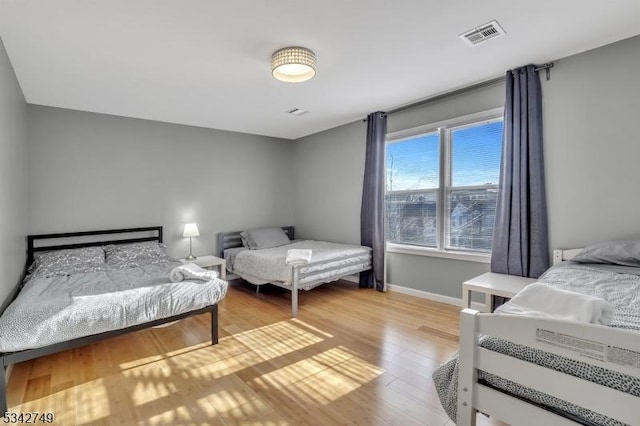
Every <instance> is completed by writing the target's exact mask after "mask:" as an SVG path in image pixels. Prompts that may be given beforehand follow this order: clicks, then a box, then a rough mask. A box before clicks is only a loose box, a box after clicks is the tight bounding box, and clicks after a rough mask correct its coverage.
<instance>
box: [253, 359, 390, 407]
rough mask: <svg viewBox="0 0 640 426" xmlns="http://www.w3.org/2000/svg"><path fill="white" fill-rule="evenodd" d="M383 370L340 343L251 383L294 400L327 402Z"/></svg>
mask: <svg viewBox="0 0 640 426" xmlns="http://www.w3.org/2000/svg"><path fill="white" fill-rule="evenodd" d="M383 373H384V370H383V369H381V368H379V367H376V366H374V365H372V364H369V363H368V362H367V361H365V360H364V359H362V358H360V357H358V356H356V355H354V353H353V352H352V351H350V350H348V349H347V348H345V347H342V346H340V347H335V348H331V349H329V350H326V351H323V352H321V353H319V354H316V355H314V356H311V357H309V358H308V359H305V360H302V361H299V362H296V363H294V364H291V365H288V366H286V367H282V368H279V369H278V370H275V371H273V372H270V373H268V374H263V375H262V376H260V377H258V378H256V379H254V383H255V384H256V385H257V386H258V387H260V388H264V389H273V388H276V389H278V390H279V391H281V392H284V393H287V394H289V397H290V398H291V399H293V400H299V399H303V400H304V401H305V402H311V403H313V404H320V405H326V404H329V403H331V402H333V401H335V400H337V399H339V398H341V397H342V396H344V395H346V394H348V393H350V392H353V391H355V390H356V389H358V388H359V387H361V386H362V385H364V384H366V383H368V382H370V381H372V380H374V379H376V378H377V377H378V376H380V375H381V374H383Z"/></svg>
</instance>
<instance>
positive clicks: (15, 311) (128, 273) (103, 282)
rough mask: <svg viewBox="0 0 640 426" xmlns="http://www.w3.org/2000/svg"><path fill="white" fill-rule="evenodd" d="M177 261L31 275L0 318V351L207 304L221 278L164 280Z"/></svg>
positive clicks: (216, 295)
mask: <svg viewBox="0 0 640 426" xmlns="http://www.w3.org/2000/svg"><path fill="white" fill-rule="evenodd" d="M178 265H180V263H178V262H170V263H160V264H155V265H148V266H145V267H142V268H128V269H122V270H114V271H101V272H90V273H84V274H72V275H69V276H62V277H51V278H35V279H32V280H30V281H28V282H26V283H25V286H24V288H23V289H22V291H21V292H20V294H19V295H18V297H17V298H16V300H14V302H13V303H12V304H11V305H10V306H9V307H8V308H7V310H6V311H5V312H4V314H3V315H2V317H1V318H0V351H1V352H14V351H19V350H24V349H32V348H37V347H42V346H47V345H51V344H54V343H59V342H63V341H67V340H71V339H75V338H79V337H84V336H88V335H92V334H97V333H102V332H105V331H110V330H117V329H122V328H126V327H130V326H132V325H137V324H142V323H145V322H149V321H153V320H155V319H160V318H166V317H170V316H173V315H177V314H181V313H184V312H188V311H193V310H197V309H200V308H204V307H206V306H209V305H213V304H215V303H216V302H218V301H219V300H220V299H222V298H223V297H224V296H225V295H226V292H227V282H226V281H223V280H220V279H218V278H216V279H214V280H211V281H201V280H185V281H182V282H179V283H172V282H170V281H169V272H170V271H171V270H172V269H173V268H175V267H176V266H178Z"/></svg>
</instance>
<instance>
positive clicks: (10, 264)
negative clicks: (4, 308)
mask: <svg viewBox="0 0 640 426" xmlns="http://www.w3.org/2000/svg"><path fill="white" fill-rule="evenodd" d="M27 182H28V175H27V104H26V102H25V100H24V96H23V94H22V90H21V89H20V86H19V84H18V80H17V79H16V76H15V73H14V72H13V67H12V66H11V63H10V62H9V58H8V57H7V52H6V51H5V48H4V44H3V43H2V40H1V39H0V200H1V201H0V303H1V302H2V301H4V299H5V298H6V297H7V295H8V294H9V291H10V290H11V289H12V288H13V287H14V286H16V285H17V284H18V282H19V281H20V276H21V274H22V269H23V267H24V263H25V257H26V255H25V250H26V248H25V235H26V234H27V190H28V188H27Z"/></svg>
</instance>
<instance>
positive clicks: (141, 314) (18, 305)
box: [0, 226, 227, 412]
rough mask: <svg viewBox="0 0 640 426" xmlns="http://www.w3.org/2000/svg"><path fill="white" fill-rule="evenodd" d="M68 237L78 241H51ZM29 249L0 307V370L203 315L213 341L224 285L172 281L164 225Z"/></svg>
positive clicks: (2, 391)
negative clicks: (23, 270)
mask: <svg viewBox="0 0 640 426" xmlns="http://www.w3.org/2000/svg"><path fill="white" fill-rule="evenodd" d="M114 237H118V238H117V239H113V238H114ZM70 239H72V240H73V241H76V242H73V243H65V244H59V243H57V242H56V241H61V240H64V241H69V240H70ZM77 241H80V242H77ZM27 246H28V253H27V265H29V266H30V267H29V269H28V271H27V272H28V275H27V277H26V278H25V280H24V281H23V283H22V284H21V285H20V286H18V287H17V288H16V289H15V290H14V291H13V292H12V294H11V295H10V296H9V298H8V299H7V301H6V302H5V303H4V304H3V306H2V308H1V310H0V312H1V313H2V316H1V317H0V362H1V365H2V367H3V370H2V372H3V373H4V371H5V369H6V368H7V367H8V366H9V365H11V364H15V363H18V362H22V361H26V360H29V359H33V358H38V357H41V356H45V355H49V354H52V353H56V352H60V351H64V350H67V349H71V348H74V347H78V346H82V345H86V344H89V343H92V342H96V341H99V340H103V339H107V338H110V337H114V336H118V335H121V334H125V333H129V332H132V331H137V330H141V329H144V328H148V327H153V326H158V325H161V324H166V323H170V322H173V321H176V320H179V319H182V318H186V317H189V316H193V315H200V314H204V313H209V314H210V315H211V342H212V344H217V343H218V309H217V308H218V306H217V303H218V301H219V300H221V299H222V298H223V297H224V296H225V294H226V291H227V282H226V281H222V280H220V279H218V278H216V277H213V276H212V277H210V278H211V279H208V280H194V279H184V280H182V281H179V282H171V280H170V279H169V274H170V272H171V271H172V270H174V268H176V267H177V266H180V265H182V264H181V263H180V262H177V261H176V260H175V259H172V258H170V257H168V256H166V254H165V253H164V246H163V245H162V227H160V226H157V227H145V228H127V229H115V230H100V231H90V232H75V233H61V234H43V235H30V236H28V239H27ZM6 410H7V401H6V383H5V377H4V375H3V377H2V380H0V411H1V412H5V411H6Z"/></svg>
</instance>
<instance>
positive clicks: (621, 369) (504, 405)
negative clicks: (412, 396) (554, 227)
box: [433, 249, 640, 426]
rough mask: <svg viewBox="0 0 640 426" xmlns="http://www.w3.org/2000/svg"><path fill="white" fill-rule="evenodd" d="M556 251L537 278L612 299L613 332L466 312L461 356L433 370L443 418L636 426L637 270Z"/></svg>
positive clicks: (639, 416)
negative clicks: (482, 416) (550, 264)
mask: <svg viewBox="0 0 640 426" xmlns="http://www.w3.org/2000/svg"><path fill="white" fill-rule="evenodd" d="M580 252H581V250H580V249H573V250H566V251H558V250H556V251H555V252H554V266H553V267H552V268H550V269H549V270H548V271H547V272H545V274H543V275H542V276H541V277H540V278H539V280H538V282H539V283H543V284H547V285H549V286H553V287H557V288H562V289H565V290H570V291H572V292H577V293H581V294H585V295H586V294H592V295H594V296H596V297H599V298H603V299H605V300H607V301H608V302H609V303H610V305H611V307H612V308H613V318H612V320H611V323H610V324H609V326H603V325H597V324H590V323H584V322H574V321H564V320H557V319H553V318H531V317H527V316H514V315H497V314H482V313H479V312H477V311H474V310H471V309H464V310H463V311H462V312H461V317H460V350H459V353H458V354H457V355H456V356H454V357H453V358H452V359H451V360H449V361H448V362H447V363H445V364H444V365H443V366H441V367H440V368H439V369H437V370H436V371H435V372H434V374H433V379H434V382H435V384H436V389H437V391H438V393H439V396H440V400H441V402H442V405H443V407H444V408H445V411H447V414H448V415H449V416H450V417H451V418H452V419H453V420H454V421H455V422H456V424H457V425H459V426H461V425H465V426H468V425H474V424H476V423H475V421H476V415H477V413H478V412H481V413H484V414H486V415H489V416H492V417H494V418H497V419H500V420H502V421H505V422H507V423H510V424H514V425H540V424H548V425H575V424H583V425H625V424H626V425H640V276H639V275H640V268H638V267H630V266H620V265H610V264H603V263H600V264H591V263H586V264H585V263H577V262H573V261H571V259H573V258H574V256H576V255H577V254H579V253H580Z"/></svg>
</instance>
